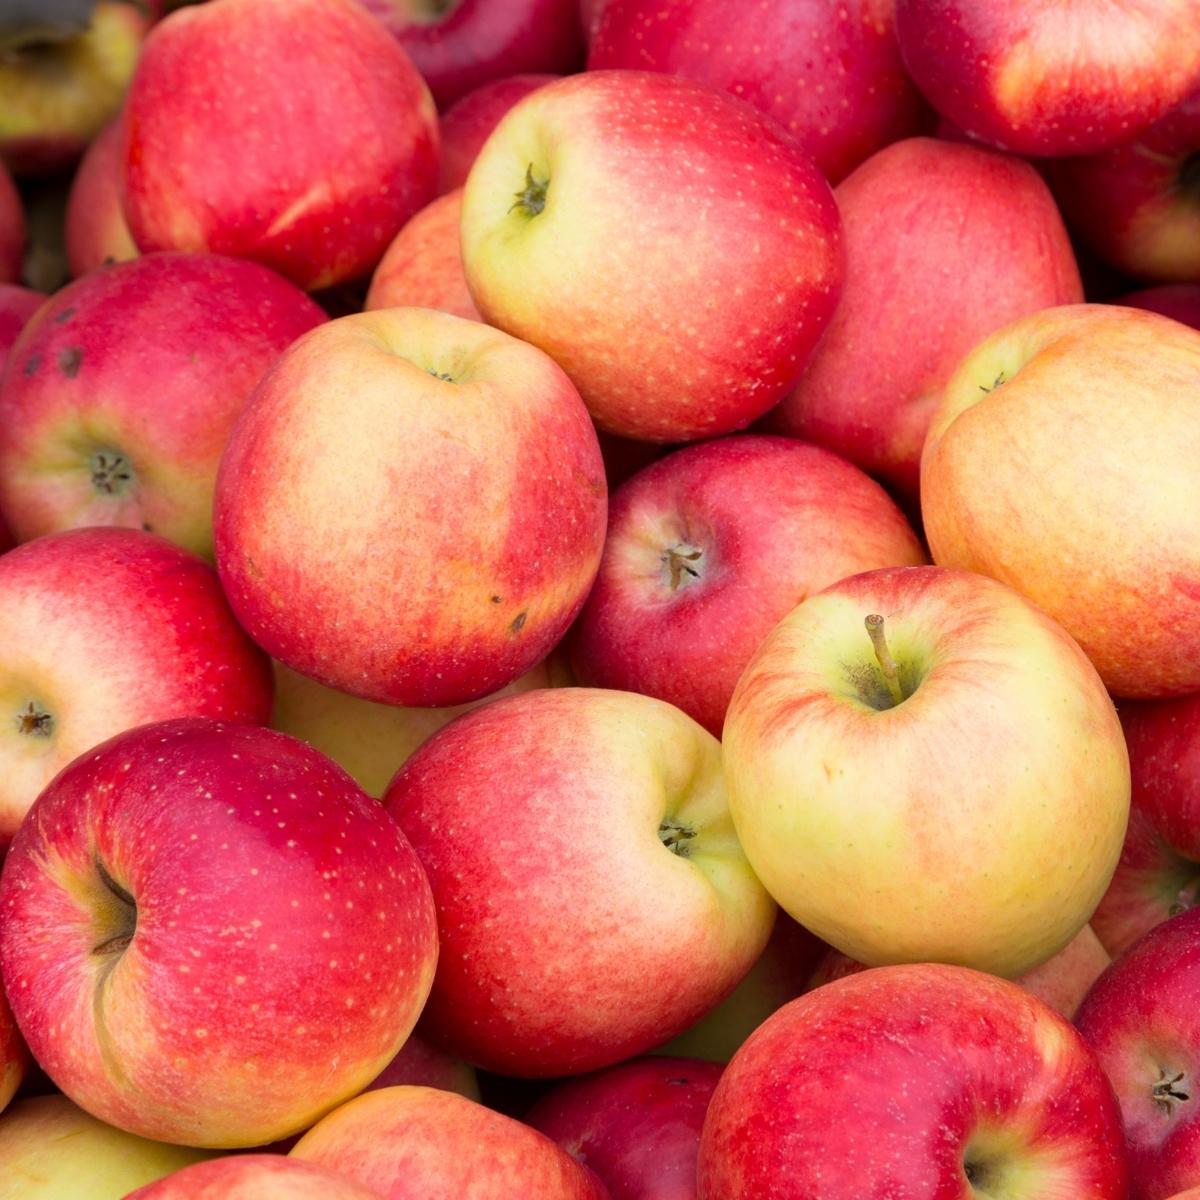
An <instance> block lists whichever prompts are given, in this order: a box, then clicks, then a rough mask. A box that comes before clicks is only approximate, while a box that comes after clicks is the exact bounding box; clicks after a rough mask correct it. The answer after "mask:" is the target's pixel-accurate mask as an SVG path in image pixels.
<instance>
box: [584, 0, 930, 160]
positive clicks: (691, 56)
mask: <svg viewBox="0 0 1200 1200" xmlns="http://www.w3.org/2000/svg"><path fill="white" fill-rule="evenodd" d="M612 67H616V68H621V67H623V68H627V69H630V70H641V71H665V72H667V73H669V74H671V75H682V76H684V77H685V78H687V79H694V80H696V81H697V82H698V83H704V84H707V85H708V86H709V87H713V88H716V89H718V90H721V91H727V92H731V93H732V94H733V95H735V96H738V97H740V98H741V99H742V100H745V101H747V102H748V103H750V104H752V105H753V106H754V107H755V108H757V109H758V110H759V111H760V112H763V113H765V114H766V115H767V116H769V117H772V118H773V119H774V120H776V121H777V122H779V124H780V125H781V126H783V128H784V129H786V130H787V131H788V133H789V134H790V135H791V136H792V137H793V138H795V140H796V142H797V143H798V144H799V145H800V146H802V147H803V148H804V149H805V150H807V151H808V153H809V154H811V155H812V157H813V159H814V161H815V162H816V164H817V166H818V167H820V168H821V172H822V173H823V174H824V176H825V178H826V179H828V180H829V182H830V183H837V182H839V181H840V180H841V179H843V178H844V177H845V176H846V175H848V174H849V173H850V172H851V171H852V170H853V169H854V168H855V167H857V166H858V164H859V163H861V162H862V161H863V160H864V159H866V158H869V157H870V156H871V155H872V154H874V153H875V151H876V150H879V149H880V148H882V147H883V146H886V145H887V144H888V143H889V142H895V141H898V140H899V139H900V138H906V137H911V136H913V135H914V134H918V133H923V132H925V131H926V130H928V129H930V128H932V125H933V115H932V113H931V112H930V111H929V107H928V105H927V104H926V103H925V101H924V100H923V99H922V97H921V94H920V92H918V91H917V89H916V87H915V86H914V85H913V83H912V80H910V79H909V77H908V73H907V72H906V71H905V69H904V64H903V63H902V62H901V61H900V50H899V47H898V46H897V44H896V34H895V3H894V0H847V2H846V3H842V4H837V5H832V4H822V3H812V2H811V0H808V2H806V0H800V2H796V0H792V2H791V3H773V4H767V3H764V4H759V5H757V6H755V8H754V10H753V16H752V17H751V16H750V15H749V14H747V19H746V20H744V21H741V22H738V21H732V22H731V21H730V14H729V7H728V5H727V4H726V3H725V0H676V2H675V3H674V4H672V5H671V6H670V7H669V8H666V7H664V6H663V5H662V4H660V3H659V2H658V0H608V3H606V4H605V5H604V8H603V11H602V13H601V14H600V17H599V20H598V22H597V27H596V32H595V35H594V36H593V38H592V40H591V43H590V46H589V50H588V69H589V70H598V69H603V68H612Z"/></svg>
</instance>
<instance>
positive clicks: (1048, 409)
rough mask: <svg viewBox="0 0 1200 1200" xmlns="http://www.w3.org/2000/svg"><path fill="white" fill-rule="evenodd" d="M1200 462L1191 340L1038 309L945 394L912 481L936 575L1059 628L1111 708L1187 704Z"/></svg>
mask: <svg viewBox="0 0 1200 1200" xmlns="http://www.w3.org/2000/svg"><path fill="white" fill-rule="evenodd" d="M1016 446H1019V447H1020V453H1019V454H1018V453H1013V447H1016ZM1197 461H1200V332H1197V331H1196V330H1194V329H1189V328H1187V327H1186V326H1184V325H1180V324H1179V323H1178V322H1175V321H1171V320H1168V319H1167V318H1166V317H1162V316H1159V315H1158V314H1157V313H1149V312H1140V311H1138V310H1136V309H1131V308H1117V307H1115V306H1112V305H1107V304H1096V305H1070V306H1067V307H1064V308H1052V309H1048V310H1046V311H1045V312H1041V313H1034V314H1032V315H1031V316H1028V317H1025V318H1023V319H1021V320H1018V321H1015V322H1013V323H1012V324H1011V325H1008V326H1006V327H1005V328H1004V329H1002V330H1000V331H999V332H997V333H995V334H993V335H992V336H991V337H989V338H987V339H986V340H985V341H983V342H982V343H981V344H980V345H979V346H977V347H976V348H975V349H974V350H973V351H972V352H971V353H970V354H969V355H967V357H966V358H965V359H964V360H963V361H962V363H961V364H960V365H959V367H958V369H957V371H956V372H955V373H954V375H953V376H952V377H951V378H950V380H949V381H948V382H947V384H946V388H945V391H944V393H943V395H942V399H941V402H940V405H939V407H938V409H937V411H936V413H935V414H934V417H933V420H932V422H931V424H930V429H929V436H928V440H927V441H926V444H925V449H924V454H923V458H922V463H921V512H922V516H923V517H924V520H925V534H926V537H927V538H928V540H929V547H930V550H931V551H932V553H933V559H934V561H935V562H937V563H941V564H944V565H946V566H950V567H960V568H964V569H966V570H970V571H976V572H979V573H981V574H984V575H991V576H993V577H994V578H996V579H999V580H1001V581H1002V582H1004V583H1007V584H1009V585H1010V586H1011V587H1015V588H1016V589H1017V590H1018V591H1019V592H1021V593H1022V594H1023V595H1024V596H1026V597H1027V598H1028V599H1029V600H1031V601H1032V602H1033V603H1034V604H1036V605H1038V606H1039V607H1041V608H1042V609H1044V610H1045V611H1046V612H1047V613H1048V614H1049V615H1050V616H1051V617H1053V618H1054V619H1055V620H1057V621H1058V622H1059V623H1060V624H1061V625H1062V626H1063V627H1064V628H1065V629H1066V630H1067V632H1068V633H1070V634H1071V635H1072V637H1074V638H1075V639H1076V640H1077V641H1078V642H1079V644H1080V645H1081V646H1082V647H1083V649H1084V650H1085V651H1086V653H1087V655H1088V657H1089V658H1090V659H1091V660H1092V662H1093V663H1094V664H1095V665H1096V668H1097V670H1099V672H1100V675H1101V677H1102V678H1103V680H1104V682H1105V684H1106V685H1107V686H1108V688H1109V690H1110V691H1111V692H1113V694H1114V695H1118V696H1129V697H1134V698H1155V697H1163V696H1170V695H1181V694H1184V693H1187V692H1193V691H1196V690H1198V689H1200V542H1198V541H1197V539H1196V537H1195V529H1194V523H1193V521H1192V513H1193V512H1196V511H1200V473H1198V472H1197V471H1196V463H1197Z"/></svg>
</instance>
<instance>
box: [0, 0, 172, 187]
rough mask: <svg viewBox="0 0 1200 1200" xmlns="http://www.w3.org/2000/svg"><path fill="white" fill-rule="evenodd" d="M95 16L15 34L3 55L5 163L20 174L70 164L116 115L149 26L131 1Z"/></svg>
mask: <svg viewBox="0 0 1200 1200" xmlns="http://www.w3.org/2000/svg"><path fill="white" fill-rule="evenodd" d="M89 7H90V8H91V13H90V17H88V18H86V19H85V20H83V21H80V22H78V23H71V22H67V23H65V24H64V25H62V26H55V25H54V24H53V23H48V24H46V25H41V24H39V23H38V22H33V23H32V24H31V25H30V27H29V28H27V29H24V30H9V31H8V32H9V39H8V41H7V44H6V45H5V47H4V54H3V56H0V96H3V97H4V105H3V107H0V158H2V159H4V160H6V161H7V162H8V165H9V166H10V167H12V168H13V169H14V170H15V171H17V172H18V173H20V174H30V173H44V172H49V171H54V170H57V169H59V168H61V167H64V166H66V165H67V164H68V163H70V162H71V161H72V160H73V159H75V158H77V157H78V156H79V154H80V153H81V152H82V150H83V149H84V147H85V146H86V145H87V144H88V142H89V141H91V139H92V138H93V137H94V136H95V135H96V134H97V133H99V132H100V130H101V129H102V128H103V127H104V126H105V125H106V124H107V123H108V122H109V121H111V120H112V119H113V117H115V116H116V114H117V110H118V109H119V108H120V106H121V100H122V97H123V96H124V94H125V89H126V87H127V86H128V84H129V78H130V76H131V75H132V74H133V69H134V66H135V65H136V63H137V60H138V54H139V53H140V51H141V48H142V42H143V39H144V38H145V36H146V31H147V28H148V27H149V24H150V22H149V20H148V18H147V16H146V15H145V14H144V12H143V11H142V7H141V6H140V5H139V4H136V3H129V2H128V0H100V3H98V4H95V5H92V6H89Z"/></svg>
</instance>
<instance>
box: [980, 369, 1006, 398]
mask: <svg viewBox="0 0 1200 1200" xmlns="http://www.w3.org/2000/svg"><path fill="white" fill-rule="evenodd" d="M1007 382H1008V380H1007V379H1006V378H1005V375H1004V372H1003V371H1001V372H1000V374H999V375H997V376H996V378H995V379H993V380H992V385H991V387H988V385H987V384H986V383H981V384H980V385H979V390H980V391H981V392H987V393H991V392H994V391H995V390H996V389H997V388H998V387H1003V385H1004V384H1006V383H1007Z"/></svg>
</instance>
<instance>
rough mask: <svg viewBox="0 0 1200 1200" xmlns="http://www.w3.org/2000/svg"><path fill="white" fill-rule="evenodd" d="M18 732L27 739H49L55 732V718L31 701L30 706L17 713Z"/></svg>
mask: <svg viewBox="0 0 1200 1200" xmlns="http://www.w3.org/2000/svg"><path fill="white" fill-rule="evenodd" d="M17 730H18V731H19V732H20V733H23V734H25V735H26V737H40V738H48V737H49V736H50V735H51V734H52V733H53V732H54V718H53V717H52V716H51V715H50V714H49V713H48V712H47V711H46V710H45V709H44V708H42V707H41V705H39V704H37V703H35V702H34V701H33V700H30V702H29V704H28V706H27V707H26V708H23V709H22V710H21V711H20V712H19V713H17Z"/></svg>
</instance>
